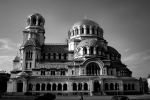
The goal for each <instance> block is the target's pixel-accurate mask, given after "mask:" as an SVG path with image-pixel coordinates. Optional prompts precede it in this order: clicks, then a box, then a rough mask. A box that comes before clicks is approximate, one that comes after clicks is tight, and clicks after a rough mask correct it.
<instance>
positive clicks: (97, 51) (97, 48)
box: [96, 47, 100, 55]
mask: <svg viewBox="0 0 150 100" xmlns="http://www.w3.org/2000/svg"><path fill="white" fill-rule="evenodd" d="M96 54H98V55H100V54H99V47H96Z"/></svg>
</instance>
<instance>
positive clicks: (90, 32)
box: [89, 26, 92, 34]
mask: <svg viewBox="0 0 150 100" xmlns="http://www.w3.org/2000/svg"><path fill="white" fill-rule="evenodd" d="M89 29H90V34H92V27H91V26H90V28H89Z"/></svg>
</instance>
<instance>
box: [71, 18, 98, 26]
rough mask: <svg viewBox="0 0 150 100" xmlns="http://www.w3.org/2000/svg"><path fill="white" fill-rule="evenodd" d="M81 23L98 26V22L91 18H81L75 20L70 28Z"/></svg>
mask: <svg viewBox="0 0 150 100" xmlns="http://www.w3.org/2000/svg"><path fill="white" fill-rule="evenodd" d="M83 25H89V26H96V27H99V24H98V23H96V22H94V21H93V20H90V19H82V20H81V21H78V22H76V23H75V24H74V25H73V26H72V28H74V27H78V26H83Z"/></svg>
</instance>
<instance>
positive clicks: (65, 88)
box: [63, 83, 67, 91]
mask: <svg viewBox="0 0 150 100" xmlns="http://www.w3.org/2000/svg"><path fill="white" fill-rule="evenodd" d="M63 90H64V91H67V84H66V83H65V84H64V85H63Z"/></svg>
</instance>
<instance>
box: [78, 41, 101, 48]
mask: <svg viewBox="0 0 150 100" xmlns="http://www.w3.org/2000/svg"><path fill="white" fill-rule="evenodd" d="M84 46H89V47H91V46H92V47H96V46H99V47H103V46H102V44H101V43H100V42H99V41H97V40H96V39H86V40H83V41H81V42H80V43H79V44H78V46H77V48H78V47H84Z"/></svg>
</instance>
